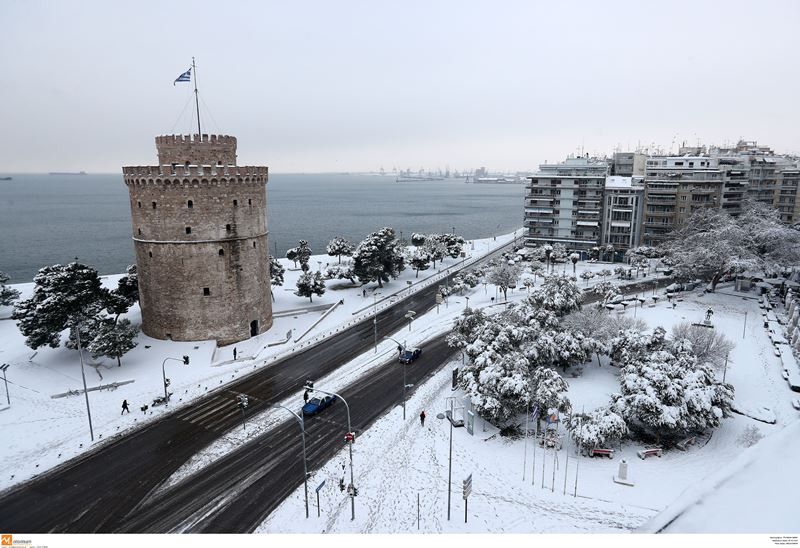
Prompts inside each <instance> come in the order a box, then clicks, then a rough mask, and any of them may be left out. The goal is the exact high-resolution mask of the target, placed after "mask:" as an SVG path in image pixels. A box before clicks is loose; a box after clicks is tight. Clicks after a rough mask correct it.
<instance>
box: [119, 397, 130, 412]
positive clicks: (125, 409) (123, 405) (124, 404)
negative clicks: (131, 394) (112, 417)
mask: <svg viewBox="0 0 800 548" xmlns="http://www.w3.org/2000/svg"><path fill="white" fill-rule="evenodd" d="M126 411H127V412H128V414H130V412H131V410H130V409H128V400H122V413H120V415H124V414H125V412H126Z"/></svg>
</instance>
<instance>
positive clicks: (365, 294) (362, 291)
mask: <svg viewBox="0 0 800 548" xmlns="http://www.w3.org/2000/svg"><path fill="white" fill-rule="evenodd" d="M361 296H362V297H364V298H365V299H366V298H367V290H366V289H362V290H361Z"/></svg>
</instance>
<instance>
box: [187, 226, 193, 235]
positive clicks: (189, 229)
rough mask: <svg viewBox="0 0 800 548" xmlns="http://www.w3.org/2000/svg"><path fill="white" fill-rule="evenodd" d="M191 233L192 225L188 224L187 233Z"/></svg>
mask: <svg viewBox="0 0 800 548" xmlns="http://www.w3.org/2000/svg"><path fill="white" fill-rule="evenodd" d="M191 233H192V227H190V226H187V227H186V234H191Z"/></svg>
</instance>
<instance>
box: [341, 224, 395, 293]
mask: <svg viewBox="0 0 800 548" xmlns="http://www.w3.org/2000/svg"><path fill="white" fill-rule="evenodd" d="M404 269H405V260H404V258H403V253H402V252H401V250H400V249H399V248H398V244H397V240H396V239H395V234H394V229H393V228H389V227H384V228H382V229H380V230H379V231H377V232H373V233H372V234H370V235H369V236H367V237H366V238H365V239H364V240H363V241H362V242H361V243H360V244H358V247H357V248H356V251H355V253H354V254H353V272H355V274H356V276H357V277H358V279H359V280H360V281H361V283H369V282H372V281H377V282H378V287H383V282H388V281H389V280H390V279H391V278H397V277H398V276H399V275H400V272H402V271H403V270H404Z"/></svg>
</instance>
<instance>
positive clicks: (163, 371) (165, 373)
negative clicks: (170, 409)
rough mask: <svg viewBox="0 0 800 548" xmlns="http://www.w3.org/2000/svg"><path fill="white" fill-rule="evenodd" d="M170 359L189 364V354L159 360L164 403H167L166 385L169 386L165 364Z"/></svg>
mask: <svg viewBox="0 0 800 548" xmlns="http://www.w3.org/2000/svg"><path fill="white" fill-rule="evenodd" d="M170 360H172V361H176V362H181V363H182V364H184V365H189V356H184V357H183V358H164V361H163V362H161V376H162V378H163V379H164V400H165V401H164V405H169V394H168V393H167V386H169V383H168V382H167V371H166V369H165V366H166V364H167V362H168V361H170Z"/></svg>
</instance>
